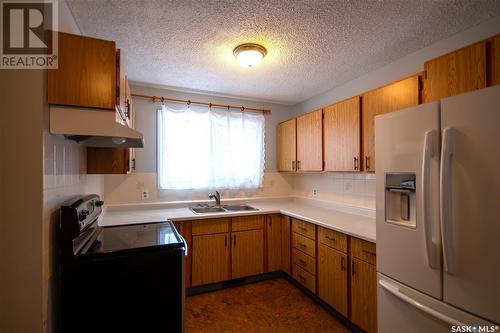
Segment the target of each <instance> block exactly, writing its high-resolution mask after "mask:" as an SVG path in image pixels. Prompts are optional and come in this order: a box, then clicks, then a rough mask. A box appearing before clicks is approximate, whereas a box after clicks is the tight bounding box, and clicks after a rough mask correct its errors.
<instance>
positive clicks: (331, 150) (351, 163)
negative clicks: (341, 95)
mask: <svg viewBox="0 0 500 333" xmlns="http://www.w3.org/2000/svg"><path fill="white" fill-rule="evenodd" d="M323 115H324V117H323V141H324V143H323V144H324V151H325V171H360V170H361V162H360V153H361V147H360V126H361V121H360V120H361V119H360V117H361V115H360V102H359V96H356V97H353V98H350V99H347V100H345V101H342V102H339V103H336V104H333V105H329V106H327V107H326V108H325V109H324V110H323Z"/></svg>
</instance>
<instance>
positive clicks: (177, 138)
mask: <svg viewBox="0 0 500 333" xmlns="http://www.w3.org/2000/svg"><path fill="white" fill-rule="evenodd" d="M264 130H265V120H264V115H263V114H262V113H251V112H247V111H245V112H241V111H239V110H236V111H234V110H231V111H228V110H225V109H216V108H212V109H211V108H209V107H206V106H195V105H190V106H187V105H185V104H174V103H172V104H170V103H168V104H163V103H162V104H159V107H158V186H159V188H160V189H177V190H181V189H182V190H185V189H237V188H246V189H249V188H258V187H262V182H263V176H264V155H265V152H264Z"/></svg>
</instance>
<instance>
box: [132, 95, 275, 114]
mask: <svg viewBox="0 0 500 333" xmlns="http://www.w3.org/2000/svg"><path fill="white" fill-rule="evenodd" d="M132 97H138V98H146V99H151V100H153V102H156V101H162V102H167V101H169V102H178V103H187V104H188V105H189V104H197V105H207V106H210V107H212V106H213V107H217V108H228V109H239V110H241V111H257V112H262V113H271V110H269V109H257V108H250V107H246V106H235V105H225V104H216V103H208V102H196V101H191V100H185V99H177V98H167V97H161V96H149V95H141V94H132Z"/></svg>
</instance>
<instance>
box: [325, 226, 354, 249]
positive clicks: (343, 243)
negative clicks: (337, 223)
mask: <svg viewBox="0 0 500 333" xmlns="http://www.w3.org/2000/svg"><path fill="white" fill-rule="evenodd" d="M318 240H319V242H320V243H322V244H325V245H328V246H330V247H333V248H334V249H337V250H339V251H342V252H345V253H347V236H346V235H345V234H343V233H341V232H338V231H335V230H330V229H326V228H323V227H318Z"/></svg>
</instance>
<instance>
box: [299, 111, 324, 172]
mask: <svg viewBox="0 0 500 333" xmlns="http://www.w3.org/2000/svg"><path fill="white" fill-rule="evenodd" d="M322 117H323V113H322V110H317V111H314V112H310V113H307V114H305V115H303V116H300V117H298V118H297V171H321V170H323V133H322V132H323V128H322Z"/></svg>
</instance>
